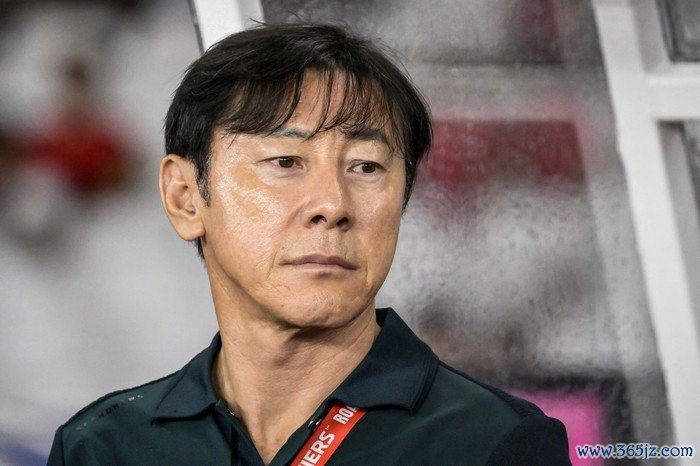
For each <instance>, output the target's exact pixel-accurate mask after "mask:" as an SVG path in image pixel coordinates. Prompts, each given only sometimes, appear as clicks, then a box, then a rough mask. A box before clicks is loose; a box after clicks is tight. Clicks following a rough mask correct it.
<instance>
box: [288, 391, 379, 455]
mask: <svg viewBox="0 0 700 466" xmlns="http://www.w3.org/2000/svg"><path fill="white" fill-rule="evenodd" d="M365 413H366V411H365V410H362V409H357V408H352V407H350V406H348V405H346V404H340V403H336V404H335V405H333V408H332V409H331V410H330V411H329V412H328V414H326V417H324V418H323V421H321V423H320V424H319V425H318V427H316V430H314V433H313V435H312V436H311V438H310V439H309V440H308V441H307V442H306V443H305V444H304V447H303V448H302V449H301V451H300V452H299V454H298V455H297V457H296V458H294V461H292V462H291V463H290V466H323V465H324V464H326V463H327V462H328V460H329V459H330V458H331V456H333V453H335V450H337V449H338V447H339V446H340V444H341V443H342V442H343V440H345V437H346V436H347V435H348V434H349V433H350V431H351V430H352V428H353V427H355V424H357V421H359V420H360V418H361V417H362V416H364V415H365Z"/></svg>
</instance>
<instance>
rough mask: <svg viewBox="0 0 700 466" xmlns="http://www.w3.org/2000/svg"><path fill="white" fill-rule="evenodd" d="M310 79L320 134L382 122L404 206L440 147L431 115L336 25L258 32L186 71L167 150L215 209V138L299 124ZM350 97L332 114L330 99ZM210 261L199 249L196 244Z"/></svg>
mask: <svg viewBox="0 0 700 466" xmlns="http://www.w3.org/2000/svg"><path fill="white" fill-rule="evenodd" d="M309 71H315V72H318V73H321V75H322V76H323V78H324V83H325V87H326V92H325V96H324V97H325V98H324V100H322V102H323V105H324V106H323V109H324V112H323V114H322V118H321V121H320V122H319V124H318V126H317V128H316V130H315V132H314V134H315V133H316V132H319V131H325V130H329V129H332V128H335V127H340V128H342V129H344V130H348V131H349V132H355V131H361V130H363V129H366V128H367V127H368V126H369V125H371V124H373V123H376V121H377V119H378V118H379V119H384V121H385V122H386V123H388V124H389V127H390V128H391V130H392V131H393V133H394V134H393V135H392V136H393V138H394V141H391V144H392V145H393V144H396V145H397V146H398V147H393V149H397V150H398V152H399V153H400V154H401V155H402V156H403V158H404V161H405V162H404V163H405V166H406V186H405V191H404V202H403V207H404V208H405V207H406V205H407V203H408V199H409V197H410V195H411V191H412V188H413V183H414V181H415V177H416V170H417V167H418V163H419V162H420V160H421V159H422V158H423V157H424V156H425V155H426V154H427V152H428V149H429V147H430V144H431V139H432V129H431V123H430V115H429V112H428V108H427V105H426V103H425V101H424V100H423V98H422V96H421V95H420V93H419V92H418V90H417V89H416V88H415V87H414V86H413V84H412V83H411V82H410V81H409V79H408V78H407V77H406V76H405V75H404V73H402V72H401V70H400V69H399V68H398V67H397V66H396V65H395V64H394V63H393V62H392V61H391V60H390V59H389V58H387V55H385V53H384V52H382V51H381V50H380V49H379V47H378V46H376V45H374V44H373V43H372V42H370V41H368V40H366V39H362V38H359V37H355V36H353V35H351V34H349V33H348V32H347V31H345V30H344V29H342V28H341V27H338V26H335V25H330V24H313V23H294V24H264V23H263V24H259V25H258V26H256V27H254V28H252V29H248V30H245V31H242V32H238V33H235V34H232V35H230V36H228V37H226V38H224V39H222V40H221V41H220V42H218V43H216V44H215V45H213V46H212V47H211V48H209V49H208V50H207V51H206V52H205V53H204V54H203V55H202V56H201V57H200V58H199V59H198V60H196V61H195V62H194V63H192V65H190V67H189V68H188V69H187V71H186V72H185V75H184V77H183V79H182V82H181V83H180V85H179V86H178V88H177V90H176V91H175V95H174V97H173V101H172V103H171V105H170V108H169V109H168V114H167V116H166V120H165V150H166V153H168V154H178V155H180V156H182V157H184V158H186V159H187V160H189V161H191V162H192V163H193V164H194V166H195V169H196V174H197V184H198V187H199V191H200V193H201V195H202V197H203V198H204V200H205V201H206V202H209V190H208V166H209V161H210V159H211V141H212V135H213V132H214V130H216V129H219V128H223V129H224V130H225V131H227V132H229V133H231V134H235V133H248V134H264V133H272V132H274V131H275V130H276V129H278V128H280V127H281V126H283V125H284V124H285V123H286V122H287V121H288V120H289V119H290V118H291V117H292V115H293V113H294V110H295V109H296V107H297V105H298V103H299V100H300V98H301V89H302V85H303V82H304V78H305V76H306V74H307V72H309ZM338 79H340V80H342V83H341V84H342V85H343V86H344V87H343V90H344V96H343V100H342V102H340V104H339V106H338V110H337V111H336V112H334V114H333V115H332V116H331V115H329V107H330V98H331V91H332V89H333V85H334V82H335V81H336V80H338ZM197 246H198V251H199V253H200V256H202V255H203V254H202V246H201V241H197Z"/></svg>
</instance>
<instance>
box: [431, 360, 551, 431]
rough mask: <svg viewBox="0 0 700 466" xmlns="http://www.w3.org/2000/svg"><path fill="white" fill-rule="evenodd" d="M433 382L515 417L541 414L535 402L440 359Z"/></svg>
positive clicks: (520, 417)
mask: <svg viewBox="0 0 700 466" xmlns="http://www.w3.org/2000/svg"><path fill="white" fill-rule="evenodd" d="M435 383H438V384H443V385H445V386H446V388H447V389H448V390H451V391H454V393H455V395H457V396H459V399H460V400H463V401H466V400H467V399H469V398H463V396H464V394H465V392H466V393H469V394H471V395H472V396H474V397H475V399H474V401H476V400H477V399H478V401H479V402H481V403H486V406H487V407H489V408H492V409H494V408H495V409H499V410H502V411H503V412H504V414H505V413H508V412H510V413H512V414H513V415H515V417H516V418H518V419H522V418H524V417H526V416H530V415H533V414H534V415H543V413H542V410H541V409H540V408H539V407H537V406H536V405H535V404H533V403H531V402H529V401H526V400H523V399H521V398H518V397H516V396H513V395H511V394H509V393H507V392H505V391H503V390H501V389H499V388H496V387H493V386H491V385H489V384H487V383H484V382H481V381H479V380H477V379H475V378H473V377H471V376H469V375H467V374H466V373H464V372H462V371H459V370H457V369H455V368H453V367H450V366H449V365H447V364H445V363H444V362H442V361H440V364H439V367H438V371H437V374H436V378H435Z"/></svg>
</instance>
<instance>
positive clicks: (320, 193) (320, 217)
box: [303, 170, 352, 230]
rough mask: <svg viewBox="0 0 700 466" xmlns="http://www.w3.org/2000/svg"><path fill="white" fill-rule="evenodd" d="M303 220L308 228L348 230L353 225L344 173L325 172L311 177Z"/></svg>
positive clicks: (307, 187)
mask: <svg viewBox="0 0 700 466" xmlns="http://www.w3.org/2000/svg"><path fill="white" fill-rule="evenodd" d="M305 189H306V190H307V196H306V197H307V200H308V202H307V205H306V208H305V209H304V213H303V216H304V218H303V220H304V224H305V225H306V226H307V227H317V226H321V227H323V228H326V229H331V228H340V229H341V230H347V229H348V228H350V226H351V225H352V213H351V211H350V204H351V202H350V193H349V190H348V186H347V180H345V179H344V178H343V176H342V173H337V172H335V171H334V172H333V173H331V170H323V171H319V173H316V174H315V175H314V176H311V177H309V179H308V180H307V183H306V186H305Z"/></svg>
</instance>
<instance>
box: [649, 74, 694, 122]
mask: <svg viewBox="0 0 700 466" xmlns="http://www.w3.org/2000/svg"><path fill="white" fill-rule="evenodd" d="M695 69H696V74H693V75H689V74H686V73H683V74H680V73H673V72H663V73H654V74H651V75H649V76H648V78H647V85H648V86H649V111H650V112H651V116H652V117H654V118H656V119H657V120H664V121H679V120H700V67H697V68H695Z"/></svg>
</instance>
